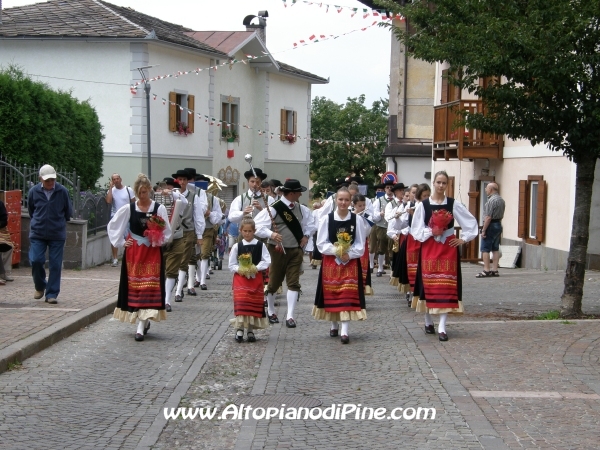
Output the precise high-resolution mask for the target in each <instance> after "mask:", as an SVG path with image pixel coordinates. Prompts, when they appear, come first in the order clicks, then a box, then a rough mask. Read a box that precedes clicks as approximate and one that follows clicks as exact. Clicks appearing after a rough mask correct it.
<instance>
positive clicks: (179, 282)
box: [175, 270, 186, 295]
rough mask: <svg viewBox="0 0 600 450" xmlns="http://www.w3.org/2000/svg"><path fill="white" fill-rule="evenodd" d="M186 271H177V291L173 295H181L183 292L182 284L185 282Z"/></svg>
mask: <svg viewBox="0 0 600 450" xmlns="http://www.w3.org/2000/svg"><path fill="white" fill-rule="evenodd" d="M185 276H186V273H185V271H184V270H180V271H179V277H178V279H177V292H176V293H175V295H181V294H182V293H183V285H184V284H185Z"/></svg>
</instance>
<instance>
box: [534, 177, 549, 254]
mask: <svg viewBox="0 0 600 450" xmlns="http://www.w3.org/2000/svg"><path fill="white" fill-rule="evenodd" d="M546 191H547V190H546V182H545V181H544V180H540V181H538V197H537V205H536V207H535V215H536V225H535V239H536V240H537V241H539V242H540V243H542V242H544V236H545V231H546Z"/></svg>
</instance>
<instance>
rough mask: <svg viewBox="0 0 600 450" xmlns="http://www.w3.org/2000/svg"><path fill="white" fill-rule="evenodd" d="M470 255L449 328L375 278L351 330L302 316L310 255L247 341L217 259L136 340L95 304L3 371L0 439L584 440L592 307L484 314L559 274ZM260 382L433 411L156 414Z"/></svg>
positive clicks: (598, 299)
mask: <svg viewBox="0 0 600 450" xmlns="http://www.w3.org/2000/svg"><path fill="white" fill-rule="evenodd" d="M477 269H478V268H477V267H475V266H464V273H465V299H466V300H467V304H466V307H467V311H468V312H471V313H472V314H468V315H465V316H464V317H462V318H457V319H454V320H450V321H449V326H448V332H449V335H450V341H448V342H447V343H440V342H439V341H438V340H437V338H436V337H435V336H428V335H425V334H424V333H423V332H422V331H421V328H422V317H421V316H420V315H417V314H415V313H414V312H412V311H411V310H409V309H408V308H406V306H405V305H404V302H402V301H401V300H400V298H399V296H398V295H397V294H396V293H395V291H394V288H393V287H391V286H388V285H387V284H386V280H385V279H384V278H381V279H377V278H375V279H374V280H375V283H376V284H375V291H376V294H377V295H376V296H375V297H374V298H372V299H368V314H369V319H368V320H367V321H366V322H364V323H353V324H351V328H350V339H351V342H350V344H349V345H341V344H340V342H339V340H338V339H334V338H330V337H329V336H328V325H327V324H326V323H322V322H316V321H314V320H313V319H312V317H310V310H311V308H312V298H313V296H314V290H315V286H316V274H317V271H312V270H308V271H307V272H306V274H305V276H304V277H303V291H304V295H303V296H302V297H301V300H300V304H299V306H298V328H296V329H293V330H292V329H287V328H285V326H281V325H276V326H273V327H271V329H270V330H265V331H260V332H258V333H257V337H258V342H256V343H255V344H248V343H243V344H237V343H235V342H234V340H233V330H232V329H231V328H230V327H229V326H228V319H229V318H230V317H231V303H230V292H229V286H230V285H229V283H230V276H229V274H228V272H218V271H217V273H216V274H215V275H214V276H213V278H212V280H210V284H209V288H210V290H209V291H208V292H206V293H204V294H205V295H203V296H202V297H197V298H195V299H192V298H190V297H186V298H185V299H184V302H183V303H181V304H175V307H174V312H173V313H170V314H169V320H168V321H166V322H161V323H158V324H152V328H151V330H150V334H149V335H148V337H147V339H146V340H145V341H144V342H143V343H137V342H135V341H134V340H133V333H134V327H133V325H126V324H122V323H120V322H116V321H114V320H111V319H110V318H108V317H106V318H104V319H102V320H100V321H98V322H97V323H95V324H93V325H91V326H89V327H87V328H85V329H84V330H82V331H81V332H79V333H76V334H74V335H73V336H71V337H70V338H68V339H65V340H63V341H61V342H59V343H58V344H55V345H53V346H52V347H50V348H49V349H47V350H44V351H43V352H41V353H39V354H38V355H36V356H33V357H31V358H30V359H27V360H26V361H24V363H23V365H22V368H21V369H17V370H12V371H9V372H6V373H4V374H1V375H0V396H1V397H0V398H1V400H0V448H11V449H12V448H16V449H20V448H32V449H43V448H87V447H90V448H92V447H93V448H126V449H129V448H136V447H138V448H148V447H150V446H153V447H154V448H165V449H166V448H212V449H214V448H238V449H247V448H265V449H271V448H273V449H274V448H318V449H329V448H335V447H338V446H344V447H346V448H357V449H364V448H377V447H379V448H394V449H395V448H490V449H494V448H540V447H544V448H594V447H596V446H597V429H598V425H599V422H600V372H599V370H598V367H599V366H598V362H599V358H600V346H599V342H600V322H595V321H594V322H592V321H577V322H576V323H574V324H563V323H560V322H540V321H497V320H489V319H490V318H492V319H498V318H500V317H501V315H508V316H523V315H529V314H535V313H537V312H540V311H544V310H548V309H550V308H551V307H552V306H555V305H556V304H557V298H558V297H559V295H560V285H561V282H562V274H561V273H556V272H536V271H521V270H519V271H513V272H509V273H503V276H502V277H501V278H499V279H493V280H488V279H485V280H475V279H474V278H473V276H474V274H475V273H476V271H477ZM97 273H106V274H107V275H106V277H107V278H114V276H113V274H114V270H113V272H110V271H108V268H102V269H94V270H91V271H86V272H80V274H83V275H87V276H88V278H90V279H100V278H103V276H100V275H97ZM588 278H591V280H588V282H587V285H586V286H587V287H586V292H585V294H586V297H585V300H584V305H585V307H586V310H587V311H590V312H596V311H600V292H599V286H600V284H599V283H600V276H599V274H597V273H590V274H588ZM113 282H114V281H113ZM484 283H485V284H484ZM102 285H103V286H108V285H109V281H106V282H102ZM482 286H483V288H482ZM63 298H65V303H66V302H67V296H66V295H65V296H64V297H63ZM59 306H61V304H59ZM63 307H65V306H64V305H63ZM280 309H281V312H280V316H283V315H284V314H283V312H284V311H285V306H283V307H280ZM5 314H9V313H5ZM10 314H13V313H10ZM263 394H278V395H295V396H303V399H305V400H313V399H315V400H318V401H320V402H321V403H322V406H323V407H328V406H330V405H331V404H332V403H335V404H344V403H355V404H357V403H360V404H361V405H362V406H366V407H372V408H387V409H388V411H389V410H391V409H393V408H396V407H403V408H408V407H418V406H422V407H434V408H436V410H437V415H436V418H435V420H427V421H425V420H420V421H418V420H411V421H408V420H382V421H377V420H346V421H341V420H286V419H283V420H279V419H271V420H269V421H266V420H258V421H255V420H247V421H245V420H233V419H228V420H217V419H213V420H204V421H202V420H198V419H196V420H182V419H178V420H172V419H171V420H169V421H167V420H165V419H164V415H163V408H164V407H176V406H179V405H180V406H189V407H205V406H217V407H219V408H220V409H223V408H225V407H226V406H227V405H228V404H231V403H232V402H235V401H236V400H239V398H240V397H242V396H247V395H255V396H258V397H257V398H256V401H257V402H258V401H260V399H261V398H264V397H260V396H262V395H263ZM290 399H292V397H290Z"/></svg>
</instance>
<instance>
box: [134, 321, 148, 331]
mask: <svg viewBox="0 0 600 450" xmlns="http://www.w3.org/2000/svg"><path fill="white" fill-rule="evenodd" d="M145 327H146V321H145V320H140V321H138V327H137V331H136V333H137V334H144V328H145Z"/></svg>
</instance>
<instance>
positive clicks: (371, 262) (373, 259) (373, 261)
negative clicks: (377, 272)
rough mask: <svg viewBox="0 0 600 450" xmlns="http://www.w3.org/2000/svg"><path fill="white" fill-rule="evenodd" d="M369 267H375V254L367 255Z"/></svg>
mask: <svg viewBox="0 0 600 450" xmlns="http://www.w3.org/2000/svg"><path fill="white" fill-rule="evenodd" d="M369 263H370V265H369V267H370V268H371V269H372V268H373V267H375V253H369Z"/></svg>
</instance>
